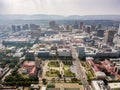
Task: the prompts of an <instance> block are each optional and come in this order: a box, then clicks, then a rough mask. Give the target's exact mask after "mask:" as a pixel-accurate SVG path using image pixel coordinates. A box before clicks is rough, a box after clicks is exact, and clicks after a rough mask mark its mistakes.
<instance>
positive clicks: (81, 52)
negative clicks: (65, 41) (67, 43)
mask: <svg viewBox="0 0 120 90" xmlns="http://www.w3.org/2000/svg"><path fill="white" fill-rule="evenodd" d="M77 53H78V57H80V58H84V57H85V47H84V46H78V47H77Z"/></svg>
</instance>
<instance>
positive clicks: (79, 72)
mask: <svg viewBox="0 0 120 90" xmlns="http://www.w3.org/2000/svg"><path fill="white" fill-rule="evenodd" d="M71 49H72V57H73V59H75V65H76V69H77V78H79V79H80V80H81V82H82V84H83V87H84V90H91V88H90V87H89V83H88V81H87V76H86V74H85V72H84V70H83V67H82V65H81V63H80V61H79V58H78V56H77V52H76V49H75V48H74V47H73V46H71Z"/></svg>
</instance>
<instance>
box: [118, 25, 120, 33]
mask: <svg viewBox="0 0 120 90" xmlns="http://www.w3.org/2000/svg"><path fill="white" fill-rule="evenodd" d="M118 35H120V25H119V28H118Z"/></svg>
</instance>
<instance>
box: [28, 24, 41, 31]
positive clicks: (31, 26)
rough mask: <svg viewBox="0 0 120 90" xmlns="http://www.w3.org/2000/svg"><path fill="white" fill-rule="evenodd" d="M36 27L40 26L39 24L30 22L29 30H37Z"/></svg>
mask: <svg viewBox="0 0 120 90" xmlns="http://www.w3.org/2000/svg"><path fill="white" fill-rule="evenodd" d="M38 28H40V26H39V25H36V24H30V29H31V30H37V29H38Z"/></svg>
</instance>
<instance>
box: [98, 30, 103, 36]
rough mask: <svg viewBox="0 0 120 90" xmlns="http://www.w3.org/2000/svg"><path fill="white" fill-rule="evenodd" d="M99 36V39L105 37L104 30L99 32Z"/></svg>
mask: <svg viewBox="0 0 120 90" xmlns="http://www.w3.org/2000/svg"><path fill="white" fill-rule="evenodd" d="M97 36H98V37H104V30H102V29H100V30H97Z"/></svg>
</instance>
